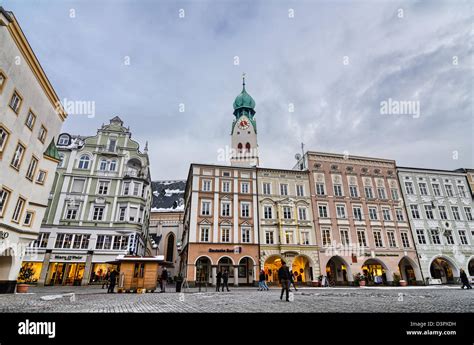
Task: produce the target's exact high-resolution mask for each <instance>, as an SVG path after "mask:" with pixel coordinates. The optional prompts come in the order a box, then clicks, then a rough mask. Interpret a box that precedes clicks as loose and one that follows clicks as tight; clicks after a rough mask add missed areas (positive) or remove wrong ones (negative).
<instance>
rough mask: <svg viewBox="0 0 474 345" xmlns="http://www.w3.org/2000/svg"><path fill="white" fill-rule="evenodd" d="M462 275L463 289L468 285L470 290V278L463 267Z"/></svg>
mask: <svg viewBox="0 0 474 345" xmlns="http://www.w3.org/2000/svg"><path fill="white" fill-rule="evenodd" d="M460 277H461V283H462V286H461V289H463V290H464V287H467V289H468V290H469V289H472V286H471V284H469V278H468V277H467V274H466V272H464V270H463V269H462V268H461V274H460Z"/></svg>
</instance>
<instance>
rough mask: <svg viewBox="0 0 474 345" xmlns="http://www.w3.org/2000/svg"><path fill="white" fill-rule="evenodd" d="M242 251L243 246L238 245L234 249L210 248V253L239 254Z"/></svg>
mask: <svg viewBox="0 0 474 345" xmlns="http://www.w3.org/2000/svg"><path fill="white" fill-rule="evenodd" d="M241 252H242V247H236V248H233V249H213V248H209V253H234V254H239V253H241Z"/></svg>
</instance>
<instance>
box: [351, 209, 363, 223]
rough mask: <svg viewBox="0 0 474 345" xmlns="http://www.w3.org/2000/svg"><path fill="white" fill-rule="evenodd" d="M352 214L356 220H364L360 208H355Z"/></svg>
mask: <svg viewBox="0 0 474 345" xmlns="http://www.w3.org/2000/svg"><path fill="white" fill-rule="evenodd" d="M352 213H353V214H354V219H355V220H362V209H361V208H360V206H354V207H353V208H352Z"/></svg>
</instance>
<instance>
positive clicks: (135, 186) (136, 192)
mask: <svg viewBox="0 0 474 345" xmlns="http://www.w3.org/2000/svg"><path fill="white" fill-rule="evenodd" d="M141 187H142V184H141V183H138V182H134V183H133V195H134V196H139V195H140V188H141Z"/></svg>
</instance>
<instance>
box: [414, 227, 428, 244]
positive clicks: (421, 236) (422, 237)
mask: <svg viewBox="0 0 474 345" xmlns="http://www.w3.org/2000/svg"><path fill="white" fill-rule="evenodd" d="M416 237H417V238H418V243H419V244H426V237H425V232H424V231H423V230H422V229H417V230H416Z"/></svg>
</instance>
